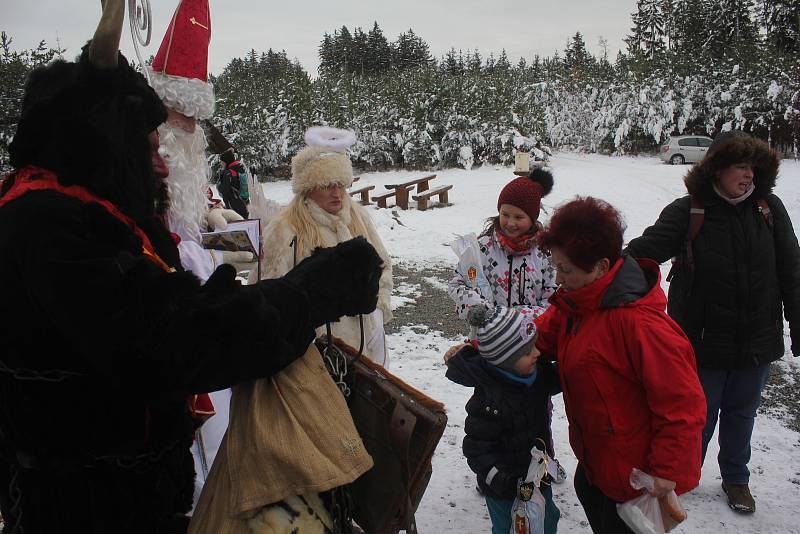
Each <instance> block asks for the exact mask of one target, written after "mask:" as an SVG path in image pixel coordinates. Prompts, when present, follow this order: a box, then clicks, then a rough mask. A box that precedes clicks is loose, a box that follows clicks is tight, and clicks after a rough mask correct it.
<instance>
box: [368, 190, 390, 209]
mask: <svg viewBox="0 0 800 534" xmlns="http://www.w3.org/2000/svg"><path fill="white" fill-rule="evenodd" d="M393 196H394V191H389V192H387V193H384V194H382V195H375V196H373V197H372V200H374V201H375V202H377V203H378V207H379V208H385V207H386V199H387V198H391V197H393Z"/></svg>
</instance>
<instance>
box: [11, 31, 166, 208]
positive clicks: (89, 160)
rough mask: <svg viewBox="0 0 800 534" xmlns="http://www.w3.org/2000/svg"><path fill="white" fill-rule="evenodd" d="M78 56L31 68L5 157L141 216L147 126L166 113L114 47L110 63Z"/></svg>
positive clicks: (149, 194) (146, 202) (151, 198)
mask: <svg viewBox="0 0 800 534" xmlns="http://www.w3.org/2000/svg"><path fill="white" fill-rule="evenodd" d="M87 50H88V45H87V46H85V47H84V51H83V53H82V54H81V56H80V57H79V58H78V60H77V61H76V62H74V63H69V62H66V61H63V60H58V61H55V62H53V63H51V64H50V65H48V66H46V67H42V68H39V69H36V70H34V71H33V72H32V73H31V75H30V77H29V79H28V81H27V84H26V86H25V99H24V101H23V107H22V114H21V117H20V121H19V125H18V126H17V132H16V134H15V136H14V140H13V141H12V142H11V144H10V146H9V153H10V156H11V165H12V166H13V167H14V168H17V169H19V168H22V167H24V166H25V165H38V166H40V167H43V168H45V169H48V170H51V171H53V172H55V173H56V174H57V175H58V178H59V181H60V182H61V183H63V184H64V185H82V186H84V187H86V188H87V189H89V190H90V191H92V192H93V193H95V194H97V195H99V196H101V197H103V198H105V199H107V200H110V201H111V202H113V203H114V204H116V205H117V206H119V207H120V208H121V209H122V210H123V211H124V212H126V213H127V214H128V215H130V216H131V217H133V218H134V219H135V220H137V221H140V220H142V219H144V218H147V217H148V216H151V215H153V213H154V209H155V208H154V204H155V198H156V190H157V189H158V185H157V184H156V178H155V175H154V173H153V169H152V165H151V164H150V147H149V145H148V143H147V134H148V133H149V132H151V131H153V130H155V129H156V127H157V126H158V125H159V124H161V123H162V122H164V121H165V120H166V117H167V112H166V109H165V108H164V105H163V104H162V103H161V100H160V99H159V98H158V96H157V95H156V93H155V92H154V91H153V89H151V88H150V86H148V85H147V82H146V81H145V79H144V78H143V77H142V75H141V74H139V73H138V72H136V71H135V70H133V68H131V66H130V65H129V64H128V62H127V61H126V60H125V58H124V57H123V56H122V55H121V54H120V55H119V57H118V66H117V68H116V69H106V70H101V69H97V68H94V67H93V66H92V65H91V63H90V62H89V59H88V52H87Z"/></svg>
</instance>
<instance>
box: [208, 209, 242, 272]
mask: <svg viewBox="0 0 800 534" xmlns="http://www.w3.org/2000/svg"><path fill="white" fill-rule="evenodd" d="M243 220H244V217H242V216H241V215H239V214H238V213H236V212H235V211H233V210H229V209H225V208H213V209H210V210H208V213H206V222H207V223H208V227H209V228H210V229H212V230H214V231H219V230H225V229H226V228H227V227H228V222H233V221H243ZM226 263H227V262H226Z"/></svg>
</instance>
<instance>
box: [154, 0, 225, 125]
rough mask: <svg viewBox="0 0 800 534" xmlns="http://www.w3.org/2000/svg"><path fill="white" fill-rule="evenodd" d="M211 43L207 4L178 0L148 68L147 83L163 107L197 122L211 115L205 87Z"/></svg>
mask: <svg viewBox="0 0 800 534" xmlns="http://www.w3.org/2000/svg"><path fill="white" fill-rule="evenodd" d="M210 42H211V13H210V11H209V8H208V0H181V2H180V3H179V4H178V7H177V8H176V9H175V14H174V15H172V20H171V21H170V23H169V26H167V33H166V34H165V35H164V40H163V41H162V42H161V46H160V47H159V49H158V53H157V54H156V57H155V59H154V60H153V65H152V66H151V67H150V70H151V76H150V78H151V81H150V83H151V85H152V86H153V89H155V90H156V93H158V96H160V97H161V99H162V100H163V101H164V104H165V105H166V106H167V107H170V108H172V109H174V110H175V111H178V112H179V113H182V114H184V115H186V116H188V117H194V118H196V119H207V118H209V117H211V115H212V114H213V113H214V88H213V86H212V85H211V84H210V83H208V45H209V44H210Z"/></svg>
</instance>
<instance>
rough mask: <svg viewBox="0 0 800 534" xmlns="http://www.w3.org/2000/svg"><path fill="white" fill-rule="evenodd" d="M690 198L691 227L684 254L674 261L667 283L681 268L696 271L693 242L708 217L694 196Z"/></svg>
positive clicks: (688, 231) (687, 230) (687, 231)
mask: <svg viewBox="0 0 800 534" xmlns="http://www.w3.org/2000/svg"><path fill="white" fill-rule="evenodd" d="M689 198H690V199H691V205H690V207H689V226H688V228H687V229H686V238H685V240H684V249H683V254H681V255H680V256H676V257H675V258H673V259H672V267H671V268H670V270H669V273H668V274H667V282H671V281H672V279H673V278H674V276H675V274H676V273H677V271H678V270H679V269H681V268H684V267H685V268H687V269H688V272H689V273H691V272H693V271H694V253H693V252H692V241H694V238H695V237H697V234H699V233H700V228H701V227H702V226H703V220H704V219H705V216H706V209H705V208H704V207H703V205H702V204H701V203H700V201H698V200H697V199H696V198H695V197H694V196H690V197H689Z"/></svg>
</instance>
